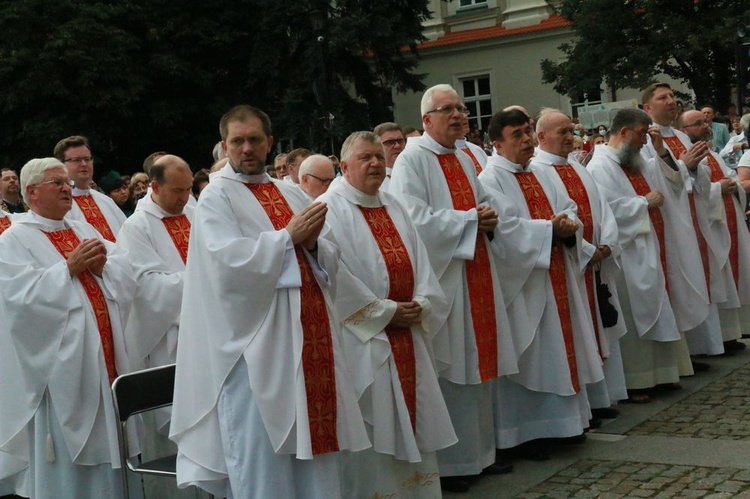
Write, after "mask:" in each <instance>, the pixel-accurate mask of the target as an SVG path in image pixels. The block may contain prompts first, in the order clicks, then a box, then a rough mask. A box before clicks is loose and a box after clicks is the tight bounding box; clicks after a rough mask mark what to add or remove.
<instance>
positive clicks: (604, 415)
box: [591, 407, 620, 419]
mask: <svg viewBox="0 0 750 499" xmlns="http://www.w3.org/2000/svg"><path fill="white" fill-rule="evenodd" d="M619 415H620V411H618V410H617V409H615V408H614V407H602V408H600V409H591V416H592V417H594V418H595V419H615V418H616V417H617V416H619Z"/></svg>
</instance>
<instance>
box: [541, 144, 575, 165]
mask: <svg viewBox="0 0 750 499" xmlns="http://www.w3.org/2000/svg"><path fill="white" fill-rule="evenodd" d="M534 159H538V160H539V161H540V162H542V163H547V164H550V165H564V164H567V163H568V158H565V157H563V156H558V155H557V154H552V153H551V152H547V151H545V150H544V149H541V148H539V147H537V149H536V156H535V158H534Z"/></svg>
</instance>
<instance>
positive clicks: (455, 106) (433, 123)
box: [421, 84, 467, 148]
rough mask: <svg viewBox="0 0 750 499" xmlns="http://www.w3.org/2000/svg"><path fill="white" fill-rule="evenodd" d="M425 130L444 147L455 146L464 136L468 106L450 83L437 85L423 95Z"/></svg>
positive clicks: (422, 105) (423, 123)
mask: <svg viewBox="0 0 750 499" xmlns="http://www.w3.org/2000/svg"><path fill="white" fill-rule="evenodd" d="M421 110H422V125H424V131H425V133H426V134H428V135H429V136H430V137H432V138H433V139H434V140H435V142H437V143H438V144H440V145H441V146H443V147H447V148H453V147H454V145H455V143H456V140H458V139H460V138H461V137H463V136H464V123H463V122H464V115H466V114H467V110H466V107H465V106H464V104H463V102H462V101H461V97H459V96H458V93H457V92H456V91H455V90H454V89H453V87H451V86H450V85H445V84H443V85H435V86H434V87H431V88H428V89H427V91H426V92H425V93H424V95H422V104H421Z"/></svg>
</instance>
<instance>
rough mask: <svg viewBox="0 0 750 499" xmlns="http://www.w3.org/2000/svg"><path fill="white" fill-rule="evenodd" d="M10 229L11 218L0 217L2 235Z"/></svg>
mask: <svg viewBox="0 0 750 499" xmlns="http://www.w3.org/2000/svg"><path fill="white" fill-rule="evenodd" d="M8 227H10V217H9V216H4V217H0V234H2V233H3V232H5V229H7V228H8Z"/></svg>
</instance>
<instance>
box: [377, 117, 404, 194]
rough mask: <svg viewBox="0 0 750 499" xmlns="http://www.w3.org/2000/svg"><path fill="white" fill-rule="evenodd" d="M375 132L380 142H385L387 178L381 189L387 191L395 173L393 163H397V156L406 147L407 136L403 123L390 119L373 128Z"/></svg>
mask: <svg viewBox="0 0 750 499" xmlns="http://www.w3.org/2000/svg"><path fill="white" fill-rule="evenodd" d="M373 132H374V133H375V134H376V135H377V136H378V137H380V142H381V143H382V144H383V151H385V179H384V180H383V184H382V185H381V186H380V189H381V190H384V191H387V190H388V184H390V183H391V175H392V174H393V165H394V163H396V158H398V155H399V154H401V151H403V150H404V147H406V137H404V131H403V130H402V129H401V125H399V124H398V123H393V122H390V121H387V122H385V123H381V124H379V125H378V126H376V127H375V128H374V129H373Z"/></svg>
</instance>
